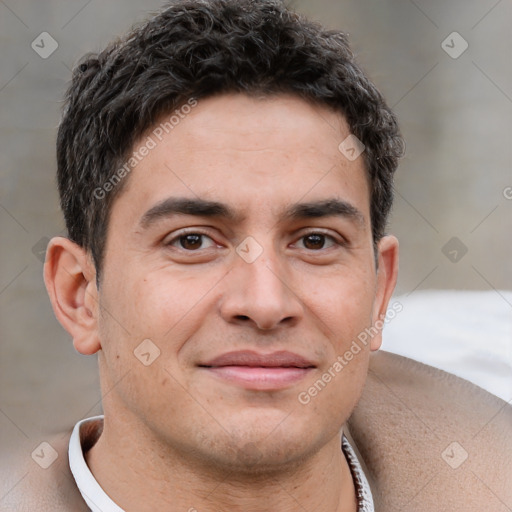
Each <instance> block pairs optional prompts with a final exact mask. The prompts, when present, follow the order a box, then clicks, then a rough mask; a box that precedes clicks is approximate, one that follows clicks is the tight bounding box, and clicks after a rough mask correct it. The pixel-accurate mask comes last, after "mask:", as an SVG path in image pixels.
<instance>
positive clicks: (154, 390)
mask: <svg viewBox="0 0 512 512" xmlns="http://www.w3.org/2000/svg"><path fill="white" fill-rule="evenodd" d="M349 134H350V132H349V129H348V125H347V123H346V122H345V120H344V119H343V117H342V116H341V115H340V114H339V113H336V112H334V111H331V110H330V109H328V108H326V107H323V106H318V105H313V104H310V103H307V102H305V101H304V100H302V99H299V98H296V97H293V96H288V95H282V96H278V97H273V98H265V99H258V98H249V97H247V96H244V95H234V94H233V95H231V94H230V95H223V96H218V97H215V98H210V99H206V100H201V101H200V102H199V104H198V105H197V107H195V108H194V109H193V110H192V112H191V113H190V114H189V115H188V116H187V117H186V119H184V120H183V121H181V122H180V124H179V125H177V126H176V127H175V128H174V129H173V130H172V131H171V132H170V133H169V134H166V135H165V136H164V137H163V139H162V141H160V142H159V143H158V144H157V146H156V147H155V148H154V149H152V150H151V151H150V152H149V154H148V155H147V156H146V157H145V158H144V159H143V160H142V161H141V162H140V163H139V164H138V165H137V166H136V167H135V168H134V170H133V171H132V172H131V174H130V176H129V179H128V181H127V183H126V184H125V185H126V186H125V188H124V190H123V191H122V193H121V194H120V195H119V197H118V198H117V199H116V201H115V202H114V205H113V208H112V212H111V217H110V221H109V227H108V237H107V244H106V251H105V258H104V262H103V267H102V274H101V280H100V286H99V289H98V287H97V286H96V270H95V268H94V265H93V263H92V260H91V257H90V255H89V254H88V253H87V252H85V251H84V250H83V249H82V248H80V247H78V246H77V245H75V244H73V243H72V242H71V241H69V240H67V239H65V238H55V239H53V240H52V242H51V243H50V246H49V249H48V255H47V263H46V266H45V282H46V285H47V288H48V291H49V295H50V299H51V301H52V305H53V307H54V310H55V313H56V316H57V318H58V319H59V321H60V322H61V323H62V325H63V326H64V327H65V328H66V329H67V330H68V332H69V333H70V334H71V335H72V337H73V340H74V345H75V348H76V349H77V350H78V351H79V352H81V353H83V354H95V353H98V359H99V367H100V378H101V385H102V392H103V395H104V399H103V407H104V412H105V422H104V431H103V433H102V435H101V437H100V438H99V440H98V442H97V443H96V444H95V445H94V447H93V448H92V449H91V450H90V451H89V452H88V453H87V457H86V458H87V462H88V464H89V467H90V468H91V471H92V473H93V474H94V476H95V477H96V479H97V480H98V482H99V483H100V485H101V486H102V487H103V488H104V490H105V491H106V492H107V494H109V495H110V496H111V498H112V499H113V500H114V501H115V502H116V503H118V504H119V506H121V507H122V508H123V509H125V510H127V511H131V510H137V511H142V512H144V511H146V510H148V511H149V510H155V509H156V510H158V509H163V508H164V507H170V506H172V507H173V510H189V509H191V508H195V509H197V510H199V511H205V512H207V511H214V510H231V511H238V510H240V511H241V510H244V511H251V510H258V511H266V510H269V511H270V510H272V511H278V512H285V511H291V510H297V507H298V504H300V506H301V507H303V508H304V509H306V510H325V511H332V512H339V511H344V512H348V511H355V510H356V501H355V495H354V486H353V482H352V479H351V476H350V472H349V468H348V465H347V462H346V460H345V458H344V456H343V453H342V451H341V449H340V444H341V436H342V431H343V427H344V425H345V423H346V421H347V419H348V417H349V416H350V414H351V412H352V411H353V409H354V407H355V405H356V403H357V401H358V399H359V397H360V395H361V393H362V389H363V386H364V383H365V379H366V376H367V371H368V364H369V356H370V352H371V351H375V350H378V348H379V347H380V344H381V335H380V331H379V332H377V333H376V334H375V335H374V336H373V337H372V338H371V340H369V341H368V343H367V344H366V345H364V344H360V345H361V350H360V351H359V352H358V353H357V355H355V356H354V357H353V359H352V360H351V361H350V362H348V364H346V366H344V368H343V370H342V371H340V372H338V373H337V374H336V377H335V378H333V379H332V380H331V381H330V382H329V383H328V385H326V386H325V387H324V388H323V389H322V390H321V392H319V393H317V394H316V396H314V397H312V399H311V400H310V401H309V402H308V403H307V404H303V403H301V402H299V400H298V395H299V393H301V392H304V391H305V390H308V389H309V388H310V387H311V386H312V385H313V384H314V383H315V382H316V381H317V380H318V379H320V378H321V377H322V375H323V374H325V373H326V372H328V370H329V368H331V367H332V365H333V363H334V362H335V361H336V360H337V357H338V356H339V355H343V354H344V353H345V352H346V351H347V350H348V349H349V348H350V347H351V345H352V343H353V341H354V340H355V339H356V338H357V336H358V335H359V334H360V333H361V332H363V331H364V330H365V329H367V328H369V327H371V326H372V325H374V324H375V322H376V321H377V320H379V319H382V318H383V316H384V315H385V313H386V309H387V306H388V302H389V299H390V296H391V294H392V291H393V289H394V286H395V282H396V274H397V265H398V242H397V240H396V239H395V238H394V237H392V236H386V237H384V238H383V239H382V240H380V242H379V244H378V249H377V258H378V267H376V265H375V254H374V249H373V241H372V236H371V224H370V214H369V212H370V202H369V201H370V197H369V196H370V194H369V186H368V181H367V177H366V173H365V169H364V160H363V158H362V157H359V158H357V159H356V160H354V161H350V160H348V159H347V158H345V157H344V156H343V155H342V154H341V153H340V151H339V150H338V145H339V144H340V142H342V141H343V140H344V139H345V138H346V137H347V136H348V135H349ZM144 141H145V137H143V138H142V139H141V141H140V142H139V145H140V144H143V143H144ZM136 146H137V145H136ZM171 197H174V198H176V197H180V198H189V199H198V198H200V199H204V200H209V201H217V202H221V203H223V204H225V205H227V206H228V207H229V208H230V209H231V210H233V211H234V213H235V214H236V215H235V218H233V219H228V218H217V217H205V216H196V215H183V214H180V215H160V216H158V217H157V218H156V219H155V218H154V219H153V221H152V222H150V223H144V222H142V219H143V218H144V215H145V214H146V213H147V212H148V211H150V210H151V209H153V208H154V207H155V205H158V204H160V203H161V202H162V201H164V200H166V199H168V198H171ZM333 199H336V200H339V201H343V202H345V203H347V204H349V205H350V206H351V207H352V209H353V210H357V212H358V216H357V217H354V216H349V215H330V216H324V217H321V218H297V219H293V220H292V219H290V218H286V217H283V212H284V211H285V210H286V209H288V208H289V207H290V206H291V205H293V204H295V203H305V202H307V203H310V202H318V201H326V200H333ZM184 229H187V231H188V232H189V234H190V233H202V234H204V235H205V236H204V237H203V238H202V242H200V243H198V244H194V243H193V244H191V245H188V244H187V243H186V244H185V247H183V245H182V242H183V241H184V239H183V238H181V239H180V238H179V237H180V236H183V234H184V233H183V230H184ZM313 233H314V234H320V235H322V234H323V235H326V237H325V238H322V237H320V238H318V237H316V238H311V237H310V238H308V237H307V236H306V235H311V234H313ZM248 236H251V237H252V238H253V239H254V240H255V241H256V242H257V244H258V246H259V248H261V250H262V253H261V255H259V257H258V258H256V259H255V261H253V262H252V263H248V262H247V261H245V260H244V259H243V258H242V257H240V255H239V254H238V253H237V251H236V249H237V247H238V248H239V249H240V247H242V248H243V247H244V245H243V244H242V245H240V244H241V243H242V242H243V241H244V240H245V239H246V237H248ZM336 241H338V242H342V243H340V244H338V243H336ZM185 242H190V238H189V239H186V240H185ZM196 242H197V239H196ZM191 247H192V248H191ZM251 251H252V249H251ZM251 254H253V253H251ZM147 339H149V340H151V344H152V345H151V346H152V347H158V350H159V351H160V352H159V357H158V358H157V359H155V360H154V361H153V362H152V364H151V365H149V366H144V365H143V364H142V363H141V361H140V360H139V359H137V357H135V356H134V350H135V349H136V348H137V347H138V346H139V345H140V343H141V342H142V341H143V340H147ZM151 350H155V348H153V349H151ZM233 350H253V351H256V352H258V353H263V354H268V353H271V352H274V351H280V350H288V351H291V352H294V353H297V354H299V355H301V356H302V357H304V358H306V359H308V360H309V361H310V362H312V364H313V366H314V367H313V368H312V369H310V370H308V371H307V372H305V375H304V376H303V377H302V378H301V379H300V380H299V381H296V382H293V383H290V384H289V385H287V386H284V387H281V388H279V389H273V388H271V387H269V388H268V389H248V388H247V386H244V385H241V384H240V383H238V382H236V383H234V382H231V381H227V380H225V379H222V378H219V377H218V376H217V375H216V374H214V372H212V371H209V370H207V369H205V368H203V367H201V366H199V365H201V364H204V363H205V362H207V361H210V360H211V359H212V358H214V357H217V356H219V355H221V354H224V353H226V352H230V351H233Z"/></svg>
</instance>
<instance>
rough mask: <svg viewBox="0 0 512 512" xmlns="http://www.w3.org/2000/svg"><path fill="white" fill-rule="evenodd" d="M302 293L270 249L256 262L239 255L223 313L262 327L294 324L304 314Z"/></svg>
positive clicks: (238, 321)
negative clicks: (247, 260)
mask: <svg viewBox="0 0 512 512" xmlns="http://www.w3.org/2000/svg"><path fill="white" fill-rule="evenodd" d="M298 294H299V290H296V289H294V284H293V282H292V280H291V278H290V273H289V272H286V271H284V269H283V268H282V266H280V265H279V264H278V261H277V258H276V257H275V255H272V254H270V252H269V251H264V253H263V254H262V255H261V256H260V257H259V258H258V259H256V261H254V262H252V263H247V262H246V261H244V260H243V259H241V258H239V257H238V256H237V261H236V262H235V264H234V267H233V269H232V271H231V272H229V274H228V282H227V287H226V289H225V293H224V294H223V297H222V300H221V307H220V310H221V315H222V317H223V318H224V320H225V321H227V322H229V323H236V324H240V325H252V326H253V327H255V328H257V329H260V330H271V329H275V328H278V327H281V326H285V325H287V326H293V325H296V324H297V322H298V321H299V319H300V318H301V317H302V315H303V305H302V302H301V300H300V299H299V295H298Z"/></svg>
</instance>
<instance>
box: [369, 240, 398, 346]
mask: <svg viewBox="0 0 512 512" xmlns="http://www.w3.org/2000/svg"><path fill="white" fill-rule="evenodd" d="M377 250H378V258H379V266H378V270H377V289H376V294H375V302H374V307H373V319H372V320H373V326H375V328H377V329H378V331H379V332H378V334H376V335H375V336H374V337H373V338H372V342H371V346H370V347H371V350H372V351H375V350H378V349H379V348H380V346H381V345H382V329H383V327H384V320H385V318H386V313H387V309H388V304H389V301H390V299H391V296H392V295H393V291H394V289H395V286H396V280H397V277H398V240H397V239H396V237H394V236H392V235H387V236H384V237H382V238H381V239H380V241H379V243H378V246H377Z"/></svg>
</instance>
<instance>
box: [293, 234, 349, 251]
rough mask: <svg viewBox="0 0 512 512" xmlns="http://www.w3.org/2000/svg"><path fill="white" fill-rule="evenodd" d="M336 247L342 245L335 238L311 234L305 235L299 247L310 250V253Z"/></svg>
mask: <svg viewBox="0 0 512 512" xmlns="http://www.w3.org/2000/svg"><path fill="white" fill-rule="evenodd" d="M336 245H342V243H341V242H338V241H337V240H336V239H335V238H334V237H333V236H331V235H327V234H325V233H309V234H307V235H304V236H302V237H301V238H300V240H299V247H301V248H303V249H308V250H310V251H321V250H322V249H329V248H331V247H334V246H336Z"/></svg>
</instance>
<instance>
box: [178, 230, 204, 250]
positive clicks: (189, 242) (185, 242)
mask: <svg viewBox="0 0 512 512" xmlns="http://www.w3.org/2000/svg"><path fill="white" fill-rule="evenodd" d="M179 241H180V246H181V247H182V248H183V249H187V250H188V251H193V250H195V249H199V248H201V244H202V241H203V235H199V234H195V233H192V234H188V235H183V236H180V238H179Z"/></svg>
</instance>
